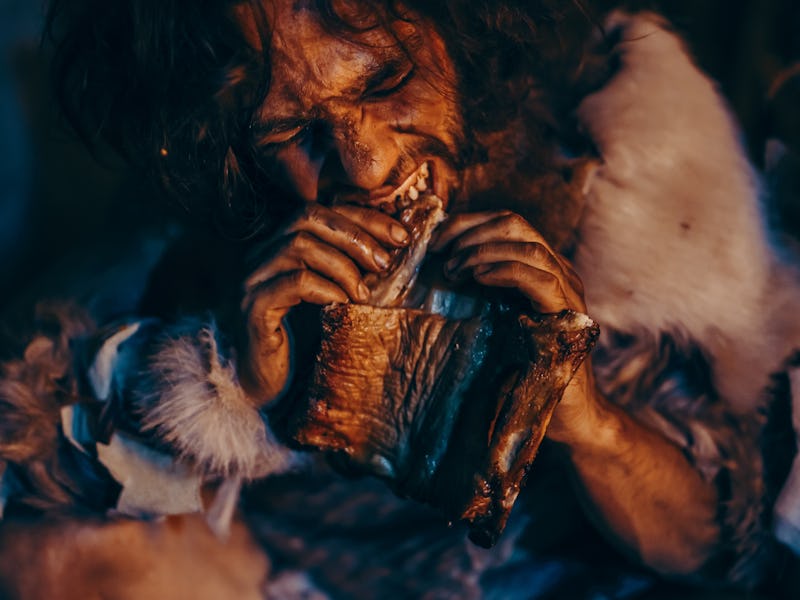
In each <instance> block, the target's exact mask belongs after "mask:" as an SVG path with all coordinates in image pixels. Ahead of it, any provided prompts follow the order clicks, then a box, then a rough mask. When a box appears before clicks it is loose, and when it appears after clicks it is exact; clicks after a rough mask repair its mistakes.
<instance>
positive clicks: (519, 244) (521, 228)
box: [431, 210, 598, 442]
mask: <svg viewBox="0 0 800 600" xmlns="http://www.w3.org/2000/svg"><path fill="white" fill-rule="evenodd" d="M448 248H449V250H450V256H449V259H448V260H447V262H445V267H444V269H445V277H447V278H449V279H451V280H462V279H464V278H465V277H472V279H474V280H475V281H476V282H478V283H479V284H481V285H485V286H489V287H502V288H513V289H516V290H517V291H519V292H520V293H521V294H522V295H523V296H524V297H525V298H527V299H528V300H530V302H531V304H532V305H533V308H534V309H535V310H536V311H538V312H542V313H556V312H560V311H562V310H565V309H571V310H574V311H577V312H582V313H585V312H586V302H585V300H584V296H583V284H582V283H581V280H580V278H579V277H578V275H577V273H576V272H575V270H574V269H573V268H572V265H571V264H570V263H569V261H568V260H567V259H566V258H564V257H563V256H561V255H559V254H558V253H557V252H556V251H555V250H553V248H552V247H551V246H550V245H549V244H548V243H547V241H545V239H544V238H543V237H542V235H541V234H540V233H539V232H538V231H536V229H534V228H533V226H531V224H530V223H528V221H526V220H525V219H524V218H522V217H521V216H519V215H517V214H515V213H513V212H511V211H508V210H499V211H485V212H476V213H464V214H458V215H455V216H453V217H451V218H450V219H448V220H447V221H446V222H445V223H444V224H443V225H442V226H441V228H440V230H439V232H438V236H437V238H436V240H435V242H434V244H433V245H432V247H431V249H432V250H434V251H442V250H446V249H448ZM590 364H591V361H590V360H589V358H587V359H586V360H585V361H584V362H583V364H582V365H581V367H580V368H579V369H578V371H577V372H576V373H575V376H574V377H573V378H572V381H571V382H570V384H569V386H568V387H567V389H566V391H565V392H564V396H563V397H562V400H561V403H560V404H559V407H558V408H557V409H556V412H555V414H554V415H553V419H552V421H551V423H550V427H549V428H548V437H550V438H551V439H557V440H559V441H566V442H569V441H570V440H572V439H575V438H576V436H577V435H578V434H583V433H585V432H587V431H588V430H590V429H591V425H590V422H591V416H592V415H593V414H594V413H595V411H594V410H592V409H593V408H596V405H595V404H596V402H595V400H596V399H598V394H597V392H596V389H595V385H594V379H593V377H592V374H591V367H590Z"/></svg>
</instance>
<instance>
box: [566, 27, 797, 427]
mask: <svg viewBox="0 0 800 600" xmlns="http://www.w3.org/2000/svg"><path fill="white" fill-rule="evenodd" d="M615 27H621V28H622V39H623V41H622V42H621V43H620V44H619V46H618V48H619V50H618V51H619V53H620V59H621V60H620V62H621V67H620V70H619V72H618V73H616V74H615V76H614V77H613V78H612V79H611V81H610V82H609V84H608V85H607V86H605V87H603V88H602V89H601V90H600V91H598V92H597V93H595V94H592V95H590V96H588V97H587V98H586V99H585V100H584V101H583V102H582V104H581V105H580V107H579V111H578V116H579V119H580V121H581V123H582V124H583V126H584V127H585V129H586V130H587V132H588V133H589V134H590V135H591V137H592V139H593V140H594V142H595V143H596V145H597V148H598V149H599V152H600V154H601V157H602V160H603V165H602V166H601V167H600V169H599V170H598V171H597V173H596V174H595V177H594V179H593V181H592V182H591V185H590V186H589V189H588V194H587V203H586V209H585V213H584V215H583V220H582V223H581V225H580V231H579V245H578V250H577V253H576V257H575V264H576V267H577V269H578V272H579V273H580V275H581V277H582V279H583V281H584V284H585V287H586V298H587V304H588V307H589V312H590V314H591V315H592V316H593V317H594V318H596V319H597V320H598V321H599V322H600V324H601V326H605V327H610V328H613V329H616V330H620V331H626V332H632V333H635V332H640V331H643V330H645V331H650V332H654V333H655V332H662V331H663V332H670V333H672V334H674V335H678V336H689V337H691V338H693V339H694V340H696V341H697V342H698V343H699V344H700V345H701V346H702V347H703V349H704V350H705V351H706V352H707V353H708V355H709V356H710V359H711V362H712V366H713V369H714V375H715V381H716V383H717V386H718V389H719V391H720V394H721V395H722V396H723V397H724V398H726V399H727V400H728V401H729V402H730V404H731V406H732V408H734V410H737V411H747V410H752V408H753V407H754V406H755V404H756V402H757V401H759V399H760V397H761V395H760V392H761V390H762V389H763V387H764V386H765V384H766V382H767V376H768V374H769V373H771V372H772V371H774V370H777V369H778V367H779V365H780V363H781V361H782V360H783V359H784V358H785V356H786V355H787V354H788V352H789V351H790V349H791V348H792V347H793V346H797V345H798V343H797V342H798V341H800V336H799V335H798V328H797V326H796V325H794V324H793V322H792V321H793V320H796V319H792V320H787V321H784V322H782V323H778V322H777V321H779V320H780V319H779V316H778V315H776V310H778V305H779V304H780V303H782V302H783V303H786V305H787V306H788V305H797V304H796V303H797V301H798V299H800V292H798V284H797V278H796V276H795V274H794V273H793V272H789V271H788V270H786V269H785V267H783V266H781V265H780V264H779V263H778V261H777V259H775V258H774V252H773V250H772V249H771V248H770V245H769V240H768V239H767V236H766V235H765V230H764V222H763V221H764V220H763V218H762V214H761V207H760V203H759V192H760V190H759V182H758V180H757V176H756V174H755V173H754V171H753V169H752V168H751V166H750V164H749V163H748V161H747V158H746V156H745V154H744V152H743V150H742V148H741V145H740V141H739V138H738V132H737V130H736V128H735V126H734V124H733V121H732V119H731V117H730V115H729V113H728V110H727V108H726V106H725V104H724V101H723V100H722V99H721V98H720V96H719V94H718V93H717V90H716V89H715V88H714V86H713V84H712V83H711V82H710V81H709V80H708V79H707V78H706V77H705V76H704V75H703V74H701V73H700V72H699V70H698V69H697V68H696V67H695V66H694V64H692V62H691V60H690V58H689V57H688V56H687V53H686V51H685V49H684V48H683V46H682V43H681V42H680V41H679V39H678V38H677V37H676V36H675V35H673V34H672V33H670V32H668V31H667V30H666V29H665V27H664V24H663V22H662V21H661V20H660V19H659V18H658V17H657V16H655V15H650V14H645V15H639V16H637V17H630V16H628V15H624V14H621V13H616V14H615V15H613V16H612V18H611V21H610V23H609V29H613V28H615ZM778 280H780V286H781V287H780V288H779V287H776V282H777V281H778Z"/></svg>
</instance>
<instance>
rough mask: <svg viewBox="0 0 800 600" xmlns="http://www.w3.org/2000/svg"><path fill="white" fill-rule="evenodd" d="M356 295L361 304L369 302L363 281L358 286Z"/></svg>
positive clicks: (366, 288) (367, 289)
mask: <svg viewBox="0 0 800 600" xmlns="http://www.w3.org/2000/svg"><path fill="white" fill-rule="evenodd" d="M356 294H357V295H358V300H359V301H361V302H366V301H367V300H369V288H368V287H367V286H366V285H364V282H363V281H362V282H360V283H359V284H358V289H357V290H356Z"/></svg>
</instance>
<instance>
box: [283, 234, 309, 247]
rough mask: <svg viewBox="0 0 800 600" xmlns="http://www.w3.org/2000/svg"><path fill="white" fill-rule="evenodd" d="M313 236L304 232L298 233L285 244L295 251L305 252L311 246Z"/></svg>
mask: <svg viewBox="0 0 800 600" xmlns="http://www.w3.org/2000/svg"><path fill="white" fill-rule="evenodd" d="M312 239H313V236H312V235H311V234H310V233H308V232H306V231H298V232H297V233H295V234H294V235H293V236H292V238H291V239H290V240H289V243H288V244H287V246H288V248H290V249H292V250H297V251H305V250H308V248H309V247H310V246H311V244H312Z"/></svg>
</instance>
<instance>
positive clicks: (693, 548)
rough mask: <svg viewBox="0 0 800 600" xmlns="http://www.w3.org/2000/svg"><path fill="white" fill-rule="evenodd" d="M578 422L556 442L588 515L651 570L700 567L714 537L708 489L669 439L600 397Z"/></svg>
mask: <svg viewBox="0 0 800 600" xmlns="http://www.w3.org/2000/svg"><path fill="white" fill-rule="evenodd" d="M582 423H583V424H582V426H581V427H578V428H575V429H573V430H572V431H571V432H570V434H569V435H567V434H564V433H562V434H561V435H557V436H556V437H557V438H560V439H557V440H556V441H558V442H560V444H561V445H562V447H563V449H564V452H565V454H566V455H567V456H568V458H569V464H570V465H571V468H572V469H573V474H574V480H575V487H576V489H577V491H578V494H579V496H580V497H581V499H582V501H583V504H584V506H585V507H586V510H587V513H588V514H589V516H590V517H591V518H592V519H593V520H594V521H595V522H596V523H597V524H598V526H599V527H600V529H601V530H603V531H604V532H605V533H606V534H607V535H608V536H609V537H610V538H611V539H612V540H614V541H615V542H617V543H618V544H619V545H620V546H621V547H622V549H623V550H624V551H626V552H627V553H629V554H632V555H634V556H635V557H636V558H637V559H639V560H641V561H642V562H643V563H645V564H647V565H648V566H650V567H652V568H654V569H656V570H657V571H660V572H664V573H672V574H687V573H691V572H694V571H696V570H698V569H699V568H700V567H701V566H702V565H703V563H704V562H705V561H706V560H707V559H708V558H709V557H710V556H711V554H712V553H713V551H714V548H715V546H716V544H717V543H718V541H719V536H720V528H719V526H718V524H717V523H716V516H717V515H716V511H717V493H716V490H715V488H714V485H713V484H712V483H710V482H706V481H704V480H703V478H702V477H701V475H700V473H699V472H698V471H697V470H696V469H695V468H694V467H693V466H692V465H691V464H690V462H689V460H688V459H687V458H686V456H685V455H684V454H683V452H682V451H681V450H680V449H679V448H678V447H677V446H676V445H674V444H673V443H672V442H671V441H669V440H667V439H666V438H665V437H664V436H662V435H661V434H660V433H657V432H655V431H653V430H651V429H649V428H647V427H646V426H644V425H641V424H639V423H637V422H636V421H635V420H634V419H633V418H631V417H630V416H629V415H628V414H627V413H625V412H624V411H623V410H621V409H620V408H618V407H616V406H614V405H611V404H609V403H608V402H607V401H605V400H604V399H602V398H598V399H597V402H595V403H592V404H591V405H590V408H587V411H586V414H585V415H584V416H583V419H582ZM552 438H553V436H551V439H552Z"/></svg>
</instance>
